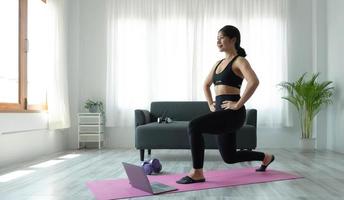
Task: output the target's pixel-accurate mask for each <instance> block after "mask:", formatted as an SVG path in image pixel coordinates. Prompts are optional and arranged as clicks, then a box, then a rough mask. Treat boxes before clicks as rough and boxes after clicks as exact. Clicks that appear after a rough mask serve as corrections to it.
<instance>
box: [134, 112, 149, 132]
mask: <svg viewBox="0 0 344 200" xmlns="http://www.w3.org/2000/svg"><path fill="white" fill-rule="evenodd" d="M150 122H151V117H150V112H149V111H148V110H140V109H136V110H135V128H136V127H137V126H140V125H143V124H147V123H150Z"/></svg>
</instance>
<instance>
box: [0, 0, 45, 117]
mask: <svg viewBox="0 0 344 200" xmlns="http://www.w3.org/2000/svg"><path fill="white" fill-rule="evenodd" d="M44 5H45V4H44V3H43V2H42V0H16V1H13V0H7V1H1V2H0V25H1V26H2V27H6V28H5V29H4V30H2V31H1V33H0V44H2V45H0V55H1V59H0V111H14V112H25V111H33V110H46V109H47V104H46V88H45V86H46V84H44V79H45V76H46V75H45V74H46V73H45V70H42V69H43V66H44V62H45V59H47V58H46V57H44V55H43V54H41V55H40V53H42V52H44V51H45V50H46V47H45V46H44V45H43V44H47V42H46V39H47V34H46V31H45V30H44V27H46V26H44V23H45V22H44V19H46V17H45V16H44V15H46V13H44V10H46V9H44ZM39 24H40V26H38V25H39ZM42 27H43V28H42ZM31 39H32V40H31ZM31 49H32V51H31ZM42 86H43V87H42Z"/></svg>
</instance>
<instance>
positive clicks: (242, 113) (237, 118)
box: [188, 95, 265, 169]
mask: <svg viewBox="0 0 344 200" xmlns="http://www.w3.org/2000/svg"><path fill="white" fill-rule="evenodd" d="M239 99H240V96H239V95H220V96H216V106H215V107H216V111H215V112H212V113H209V114H206V115H203V116H201V117H198V118H196V119H193V120H192V121H191V122H190V123H189V127H188V135H189V141H190V146H191V154H192V162H193V168H194V169H201V168H203V162H204V139H203V134H204V133H207V134H214V135H217V143H218V147H219V151H220V154H221V156H222V159H223V160H224V161H225V162H226V163H237V162H243V161H262V160H263V159H264V157H265V154H264V153H262V152H255V151H237V149H236V131H237V130H238V129H239V128H241V127H242V126H243V124H244V121H245V118H246V109H245V107H244V106H243V107H241V108H240V109H239V110H229V109H228V110H223V109H222V108H221V104H222V101H225V100H228V101H238V100H239Z"/></svg>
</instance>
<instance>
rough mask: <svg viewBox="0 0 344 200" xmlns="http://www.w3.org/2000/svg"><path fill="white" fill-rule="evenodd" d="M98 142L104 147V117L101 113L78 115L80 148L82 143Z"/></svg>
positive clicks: (99, 146) (99, 145) (99, 147)
mask: <svg viewBox="0 0 344 200" xmlns="http://www.w3.org/2000/svg"><path fill="white" fill-rule="evenodd" d="M85 142H98V149H101V146H102V143H103V145H104V116H103V115H102V114H101V113H78V148H79V149H80V143H85Z"/></svg>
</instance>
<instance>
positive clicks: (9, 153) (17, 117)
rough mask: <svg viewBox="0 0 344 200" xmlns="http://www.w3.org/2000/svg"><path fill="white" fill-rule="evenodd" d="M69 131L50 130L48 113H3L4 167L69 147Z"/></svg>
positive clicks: (0, 161)
mask: <svg viewBox="0 0 344 200" xmlns="http://www.w3.org/2000/svg"><path fill="white" fill-rule="evenodd" d="M67 134H68V130H65V131H48V130H47V117H46V114H45V113H0V168H2V167H5V166H8V165H13V164H17V163H20V162H24V161H30V160H33V159H35V158H38V157H41V156H44V155H49V154H52V153H56V152H59V151H63V150H65V149H66V148H67V144H66V141H67Z"/></svg>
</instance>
